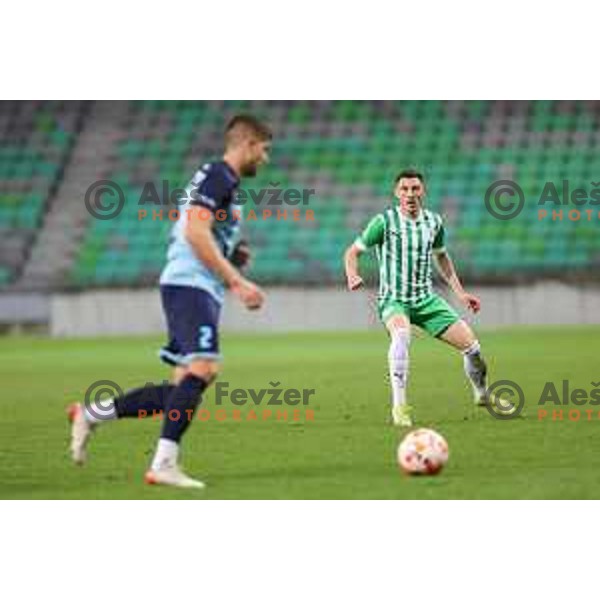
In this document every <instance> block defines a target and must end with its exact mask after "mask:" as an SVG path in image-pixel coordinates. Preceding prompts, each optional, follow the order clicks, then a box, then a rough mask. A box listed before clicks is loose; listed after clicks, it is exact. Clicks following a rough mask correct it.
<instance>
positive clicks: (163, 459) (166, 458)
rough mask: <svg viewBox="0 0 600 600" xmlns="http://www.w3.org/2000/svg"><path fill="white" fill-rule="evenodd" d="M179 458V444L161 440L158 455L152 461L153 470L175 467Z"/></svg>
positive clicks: (165, 439) (164, 439)
mask: <svg viewBox="0 0 600 600" xmlns="http://www.w3.org/2000/svg"><path fill="white" fill-rule="evenodd" d="M178 456H179V444H178V443H177V442H174V441H173V440H169V439H167V438H160V439H159V440H158V444H157V446H156V453H155V454H154V459H153V460H152V466H151V469H152V470H153V471H156V470H157V469H162V468H165V467H174V466H175V465H176V464H177V458H178Z"/></svg>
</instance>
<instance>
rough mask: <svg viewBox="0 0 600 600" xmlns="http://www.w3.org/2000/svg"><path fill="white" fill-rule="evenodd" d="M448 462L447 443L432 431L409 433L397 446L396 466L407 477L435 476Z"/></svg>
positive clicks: (418, 430) (424, 430)
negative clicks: (398, 466)
mask: <svg viewBox="0 0 600 600" xmlns="http://www.w3.org/2000/svg"><path fill="white" fill-rule="evenodd" d="M447 462H448V443H447V442H446V440H445V439H444V438H443V437H442V436H441V435H440V434H439V433H437V432H436V431H433V429H416V430H415V431H411V432H410V433H409V434H407V435H406V437H405V438H404V439H403V440H402V442H400V445H399V446H398V464H399V465H400V468H401V469H402V470H403V471H404V472H405V473H408V474H409V475H436V474H437V473H439V472H440V471H441V470H442V468H443V467H444V465H445V464H446V463H447Z"/></svg>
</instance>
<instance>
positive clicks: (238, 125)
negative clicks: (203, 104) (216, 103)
mask: <svg viewBox="0 0 600 600" xmlns="http://www.w3.org/2000/svg"><path fill="white" fill-rule="evenodd" d="M236 129H242V130H245V131H248V132H250V133H251V134H252V135H254V136H256V137H257V138H258V139H259V140H261V141H263V142H266V141H269V140H271V139H272V138H273V133H272V132H271V128H270V127H269V126H268V125H267V124H266V123H263V122H262V121H261V120H259V119H257V118H256V117H254V116H252V115H235V117H233V118H232V119H230V121H229V123H227V127H226V128H225V136H226V137H230V134H231V133H232V132H233V131H234V130H236Z"/></svg>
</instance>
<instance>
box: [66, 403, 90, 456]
mask: <svg viewBox="0 0 600 600" xmlns="http://www.w3.org/2000/svg"><path fill="white" fill-rule="evenodd" d="M67 416H68V418H69V421H70V422H71V446H70V448H71V458H72V459H73V462H74V463H75V464H76V465H83V464H84V463H85V461H86V460H87V445H88V442H89V440H90V437H91V436H92V433H94V430H95V429H96V423H90V422H89V421H88V420H87V419H86V418H85V417H84V415H83V406H82V405H81V404H77V403H76V404H71V405H70V406H69V407H68V408H67Z"/></svg>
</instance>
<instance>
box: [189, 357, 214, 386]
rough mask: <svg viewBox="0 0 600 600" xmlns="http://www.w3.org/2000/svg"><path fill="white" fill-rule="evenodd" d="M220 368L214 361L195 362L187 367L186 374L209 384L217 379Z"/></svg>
mask: <svg viewBox="0 0 600 600" xmlns="http://www.w3.org/2000/svg"><path fill="white" fill-rule="evenodd" d="M220 366H221V365H220V363H219V362H218V361H216V360H195V361H193V362H191V363H190V364H189V365H188V372H189V373H192V374H193V375H195V376H196V377H200V378H201V379H204V381H206V382H207V383H210V382H211V381H213V380H214V379H216V378H217V375H218V374H219V370H220Z"/></svg>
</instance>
